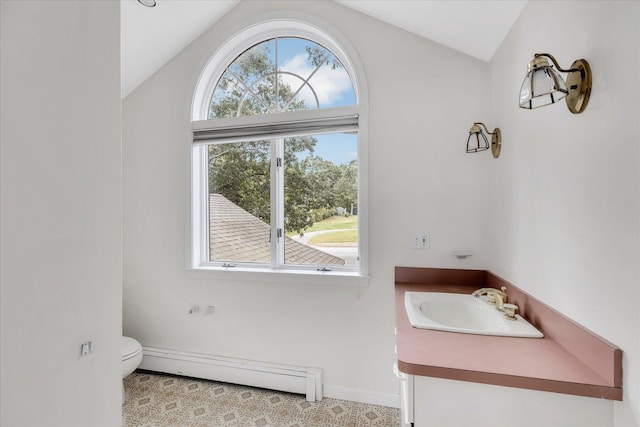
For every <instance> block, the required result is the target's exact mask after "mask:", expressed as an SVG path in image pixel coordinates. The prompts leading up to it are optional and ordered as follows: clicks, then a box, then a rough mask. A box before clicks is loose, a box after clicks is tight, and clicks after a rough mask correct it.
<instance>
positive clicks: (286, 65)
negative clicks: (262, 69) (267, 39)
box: [278, 38, 358, 165]
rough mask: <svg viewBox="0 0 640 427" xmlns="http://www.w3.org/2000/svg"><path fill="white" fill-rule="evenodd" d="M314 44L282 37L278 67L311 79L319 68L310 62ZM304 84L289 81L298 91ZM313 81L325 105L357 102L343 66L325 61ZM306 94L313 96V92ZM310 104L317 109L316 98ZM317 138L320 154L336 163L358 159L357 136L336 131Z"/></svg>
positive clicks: (279, 44)
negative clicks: (336, 65)
mask: <svg viewBox="0 0 640 427" xmlns="http://www.w3.org/2000/svg"><path fill="white" fill-rule="evenodd" d="M310 44H314V45H315V43H313V42H310V41H308V40H302V39H293V38H283V39H278V69H279V70H282V71H291V72H294V73H296V74H299V75H300V76H301V77H303V78H305V79H306V78H308V76H309V75H310V74H311V73H312V72H313V71H314V70H315V68H316V67H315V66H314V65H313V64H312V63H311V62H310V61H309V59H308V54H307V52H306V50H305V47H306V46H309V45H310ZM332 59H334V57H333V55H331V57H330V60H332ZM301 83H302V82H301V81H300V80H299V79H295V78H291V79H290V80H289V84H290V86H291V87H292V88H293V90H297V88H298V87H299V86H300V84H301ZM309 84H310V85H311V86H313V88H314V90H315V91H316V93H317V96H318V98H319V100H320V106H321V107H326V108H331V107H340V106H345V105H355V104H356V99H355V93H354V91H353V86H352V85H351V81H350V79H349V75H348V74H347V72H346V70H345V69H344V68H343V67H338V68H336V69H332V68H331V66H330V65H326V64H325V65H323V66H322V67H321V68H320V69H319V70H318V71H317V72H316V73H315V74H314V75H313V77H312V78H311V79H309ZM302 93H303V92H301V94H302ZM305 94H308V95H309V97H311V91H308V92H306V93H305ZM310 101H313V102H310ZM307 104H308V105H309V107H310V108H316V105H315V101H314V99H311V100H309V101H308V102H307ZM315 138H316V139H317V140H318V143H317V144H316V148H315V154H316V155H317V156H320V157H323V158H325V159H326V160H329V161H330V162H332V163H334V164H336V165H339V164H343V163H347V162H350V161H352V160H356V159H357V149H358V148H357V147H358V140H357V136H356V135H351V134H341V133H335V134H326V135H316V136H315Z"/></svg>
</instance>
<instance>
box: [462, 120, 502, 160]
mask: <svg viewBox="0 0 640 427" xmlns="http://www.w3.org/2000/svg"><path fill="white" fill-rule="evenodd" d="M483 128H484V130H485V131H486V133H487V134H489V135H491V154H493V157H495V158H496V159H497V158H498V157H499V156H500V148H501V147H502V134H501V133H500V128H495V129H494V130H493V132H489V129H487V127H486V126H485V125H484V123H474V124H473V126H471V129H469V137H468V138H467V153H477V152H479V151H484V150H488V149H489V140H488V139H487V135H485V133H484V132H483V131H482V129H483Z"/></svg>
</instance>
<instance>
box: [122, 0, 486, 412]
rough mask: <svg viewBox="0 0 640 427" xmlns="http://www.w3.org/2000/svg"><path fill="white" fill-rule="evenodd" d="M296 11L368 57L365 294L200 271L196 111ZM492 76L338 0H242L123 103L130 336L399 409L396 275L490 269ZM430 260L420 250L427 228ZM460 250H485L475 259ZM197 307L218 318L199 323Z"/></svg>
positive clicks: (471, 61) (126, 291) (201, 319)
mask: <svg viewBox="0 0 640 427" xmlns="http://www.w3.org/2000/svg"><path fill="white" fill-rule="evenodd" d="M274 10H294V11H298V12H302V13H307V14H309V15H312V16H315V17H316V18H319V19H322V20H324V21H327V22H329V23H330V24H331V25H332V26H333V27H335V28H337V29H338V30H339V31H340V32H341V33H342V34H343V35H344V36H345V37H346V38H347V39H348V40H349V41H350V43H351V44H352V45H353V46H354V48H355V50H356V51H357V52H358V54H359V56H360V60H361V61H362V63H363V66H364V69H365V70H366V74H367V75H366V77H367V80H368V83H369V99H370V116H369V122H370V128H369V134H370V139H369V160H370V162H369V176H370V180H369V188H370V191H369V207H370V231H369V233H370V234H369V236H370V237H369V241H370V273H371V279H370V281H369V286H368V287H366V288H363V289H360V290H358V289H356V288H349V287H347V288H345V287H337V286H313V285H308V284H305V283H303V282H302V281H301V282H300V283H295V284H280V283H268V282H262V281H251V282H249V281H242V282H241V281H222V280H213V279H207V278H202V277H197V276H195V275H192V274H189V272H187V271H185V266H186V265H187V263H186V261H185V253H186V251H187V247H188V245H189V238H188V233H187V228H186V227H185V224H186V223H187V221H188V218H189V210H188V203H189V197H190V196H189V186H188V182H189V181H188V180H189V174H190V171H189V164H188V159H189V156H190V132H189V129H190V127H189V122H188V117H189V112H190V102H191V96H192V93H193V89H194V87H195V82H196V79H197V76H198V74H199V72H200V71H201V68H202V67H203V66H204V65H205V63H206V60H207V59H208V58H209V57H210V56H211V55H212V54H213V52H214V51H215V49H216V48H217V47H219V46H220V45H221V44H222V43H223V42H224V41H226V40H227V39H228V38H229V37H230V36H231V35H233V34H234V32H235V31H238V30H240V29H241V28H242V27H243V25H244V24H245V23H246V22H247V20H251V19H252V17H254V16H256V15H258V14H260V13H263V12H270V11H274ZM487 86H488V64H486V63H483V62H481V61H478V60H476V59H473V58H470V57H467V56H465V55H462V54H460V53H457V52H455V51H453V50H451V49H448V48H445V47H443V46H441V45H438V44H436V43H433V42H430V41H427V40H425V39H422V38H420V37H417V36H415V35H412V34H410V33H408V32H405V31H402V30H400V29H397V28H395V27H392V26H389V25H386V24H383V23H381V22H380V21H377V20H375V19H373V18H370V17H368V16H365V15H362V14H360V13H358V12H355V11H353V10H351V9H347V8H344V7H342V6H340V5H338V4H335V3H333V2H313V1H305V2H266V1H265V2H242V3H241V4H239V5H238V6H237V7H236V8H234V9H233V10H232V11H231V12H230V13H229V14H228V15H226V16H225V17H224V18H223V19H222V20H220V21H218V22H216V24H215V25H213V26H212V27H211V28H210V29H209V30H208V31H206V32H205V33H204V34H203V35H202V36H200V37H199V38H198V39H197V40H196V41H195V42H194V43H193V44H191V45H190V46H189V47H187V48H186V49H184V50H183V51H182V52H181V53H180V54H178V55H177V56H176V57H175V58H174V59H173V60H172V61H170V62H169V63H168V64H167V65H166V66H164V67H163V68H162V69H160V70H159V71H158V72H157V73H156V74H154V75H153V76H152V77H151V78H149V79H148V80H147V81H146V82H145V83H143V84H142V85H141V86H139V87H138V88H137V89H136V90H135V91H134V92H132V93H131V94H130V95H129V96H127V97H126V98H125V99H124V101H123V111H124V114H123V145H124V155H123V160H124V327H125V333H126V334H127V335H131V336H133V337H135V338H137V339H139V340H140V341H141V342H142V343H143V345H147V346H157V347H165V348H172V349H179V350H185V351H195V352H203V353H209V354H216V355H222V356H233V357H240V358H248V359H258V360H263V361H269V362H277V363H290V364H294V365H306V366H316V367H321V368H323V369H324V373H325V375H324V379H325V384H326V386H325V394H326V395H329V396H340V397H348V398H352V399H357V400H365V401H372V402H380V403H387V404H397V403H398V400H397V395H398V383H397V380H396V378H395V377H394V375H393V373H392V364H393V363H394V362H395V354H394V351H393V349H394V344H395V338H394V332H393V331H394V326H395V317H394V316H395V314H394V291H393V289H394V281H393V279H394V276H393V274H394V273H393V272H394V270H393V269H394V266H397V265H407V266H431V267H460V268H482V267H484V266H485V265H486V263H487V258H486V257H485V251H483V250H482V249H483V246H484V245H485V240H486V237H487V236H486V226H487V215H488V204H487V199H488V194H487V189H486V185H485V183H486V177H487V176H488V175H487V174H488V170H487V167H488V166H489V165H491V164H494V162H495V160H493V158H492V157H491V155H490V154H489V153H488V152H485V153H481V154H476V155H467V154H465V152H464V151H465V145H464V144H465V142H466V137H467V132H468V129H469V127H470V126H471V124H472V122H473V121H486V122H489V123H492V120H491V119H490V117H489V113H488V112H489V110H490V108H489V104H488V97H489V91H488V89H487ZM419 230H424V231H428V232H431V239H432V241H431V244H432V247H431V249H429V250H412V249H409V243H408V237H409V234H410V233H411V232H413V231H419ZM455 249H472V250H474V251H475V252H476V255H474V256H473V257H472V258H470V259H468V260H467V261H459V260H457V259H455V258H453V257H452V256H451V255H450V252H451V251H452V250H455ZM190 304H200V305H214V306H215V307H216V314H215V315H214V316H189V315H187V310H188V309H189V306H190Z"/></svg>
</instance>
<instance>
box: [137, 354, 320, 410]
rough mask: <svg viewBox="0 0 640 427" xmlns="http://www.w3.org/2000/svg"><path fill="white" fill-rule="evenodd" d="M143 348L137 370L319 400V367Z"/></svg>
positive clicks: (311, 400) (312, 400)
mask: <svg viewBox="0 0 640 427" xmlns="http://www.w3.org/2000/svg"><path fill="white" fill-rule="evenodd" d="M142 351H143V357H142V362H141V363H140V366H139V368H140V369H145V370H149V371H155V372H163V373H167V374H177V375H184V376H187V377H194V378H203V379H207V380H213V381H221V382H227V383H232V384H242V385H248V386H252V387H261V388H268V389H271V390H280V391H287V392H290V393H298V394H305V395H306V398H307V400H308V401H310V402H314V401H317V400H322V369H320V368H309V367H300V366H290V365H280V364H275V363H268V362H260V361H256V360H246V359H236V358H232V357H223V356H212V355H208V354H200V353H189V352H185V351H177V350H167V349H163V348H154V347H142Z"/></svg>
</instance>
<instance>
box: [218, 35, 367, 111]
mask: <svg viewBox="0 0 640 427" xmlns="http://www.w3.org/2000/svg"><path fill="white" fill-rule="evenodd" d="M276 52H277V55H276ZM355 104H356V99H355V91H354V88H353V85H352V83H351V78H350V77H349V74H348V73H347V72H346V70H345V68H344V66H343V64H342V63H341V62H340V61H339V60H338V58H337V57H336V56H335V55H333V54H332V53H331V52H330V51H329V50H327V49H325V48H324V47H323V46H321V45H319V44H317V43H315V42H312V41H310V40H306V39H302V38H295V37H283V38H277V39H271V40H266V41H264V42H262V43H259V44H257V45H255V46H253V47H251V48H250V49H247V50H246V51H244V52H243V53H242V54H240V55H239V56H238V57H237V58H236V59H235V60H234V61H233V62H232V63H231V64H230V65H229V67H228V68H227V69H226V71H225V72H224V74H223V76H222V77H221V78H220V80H219V81H218V82H217V84H216V87H215V89H214V91H213V96H212V97H211V105H210V109H209V118H224V117H235V116H250V115H257V114H270V113H277V112H282V111H294V110H307V109H315V108H328V107H339V106H346V105H355Z"/></svg>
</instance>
